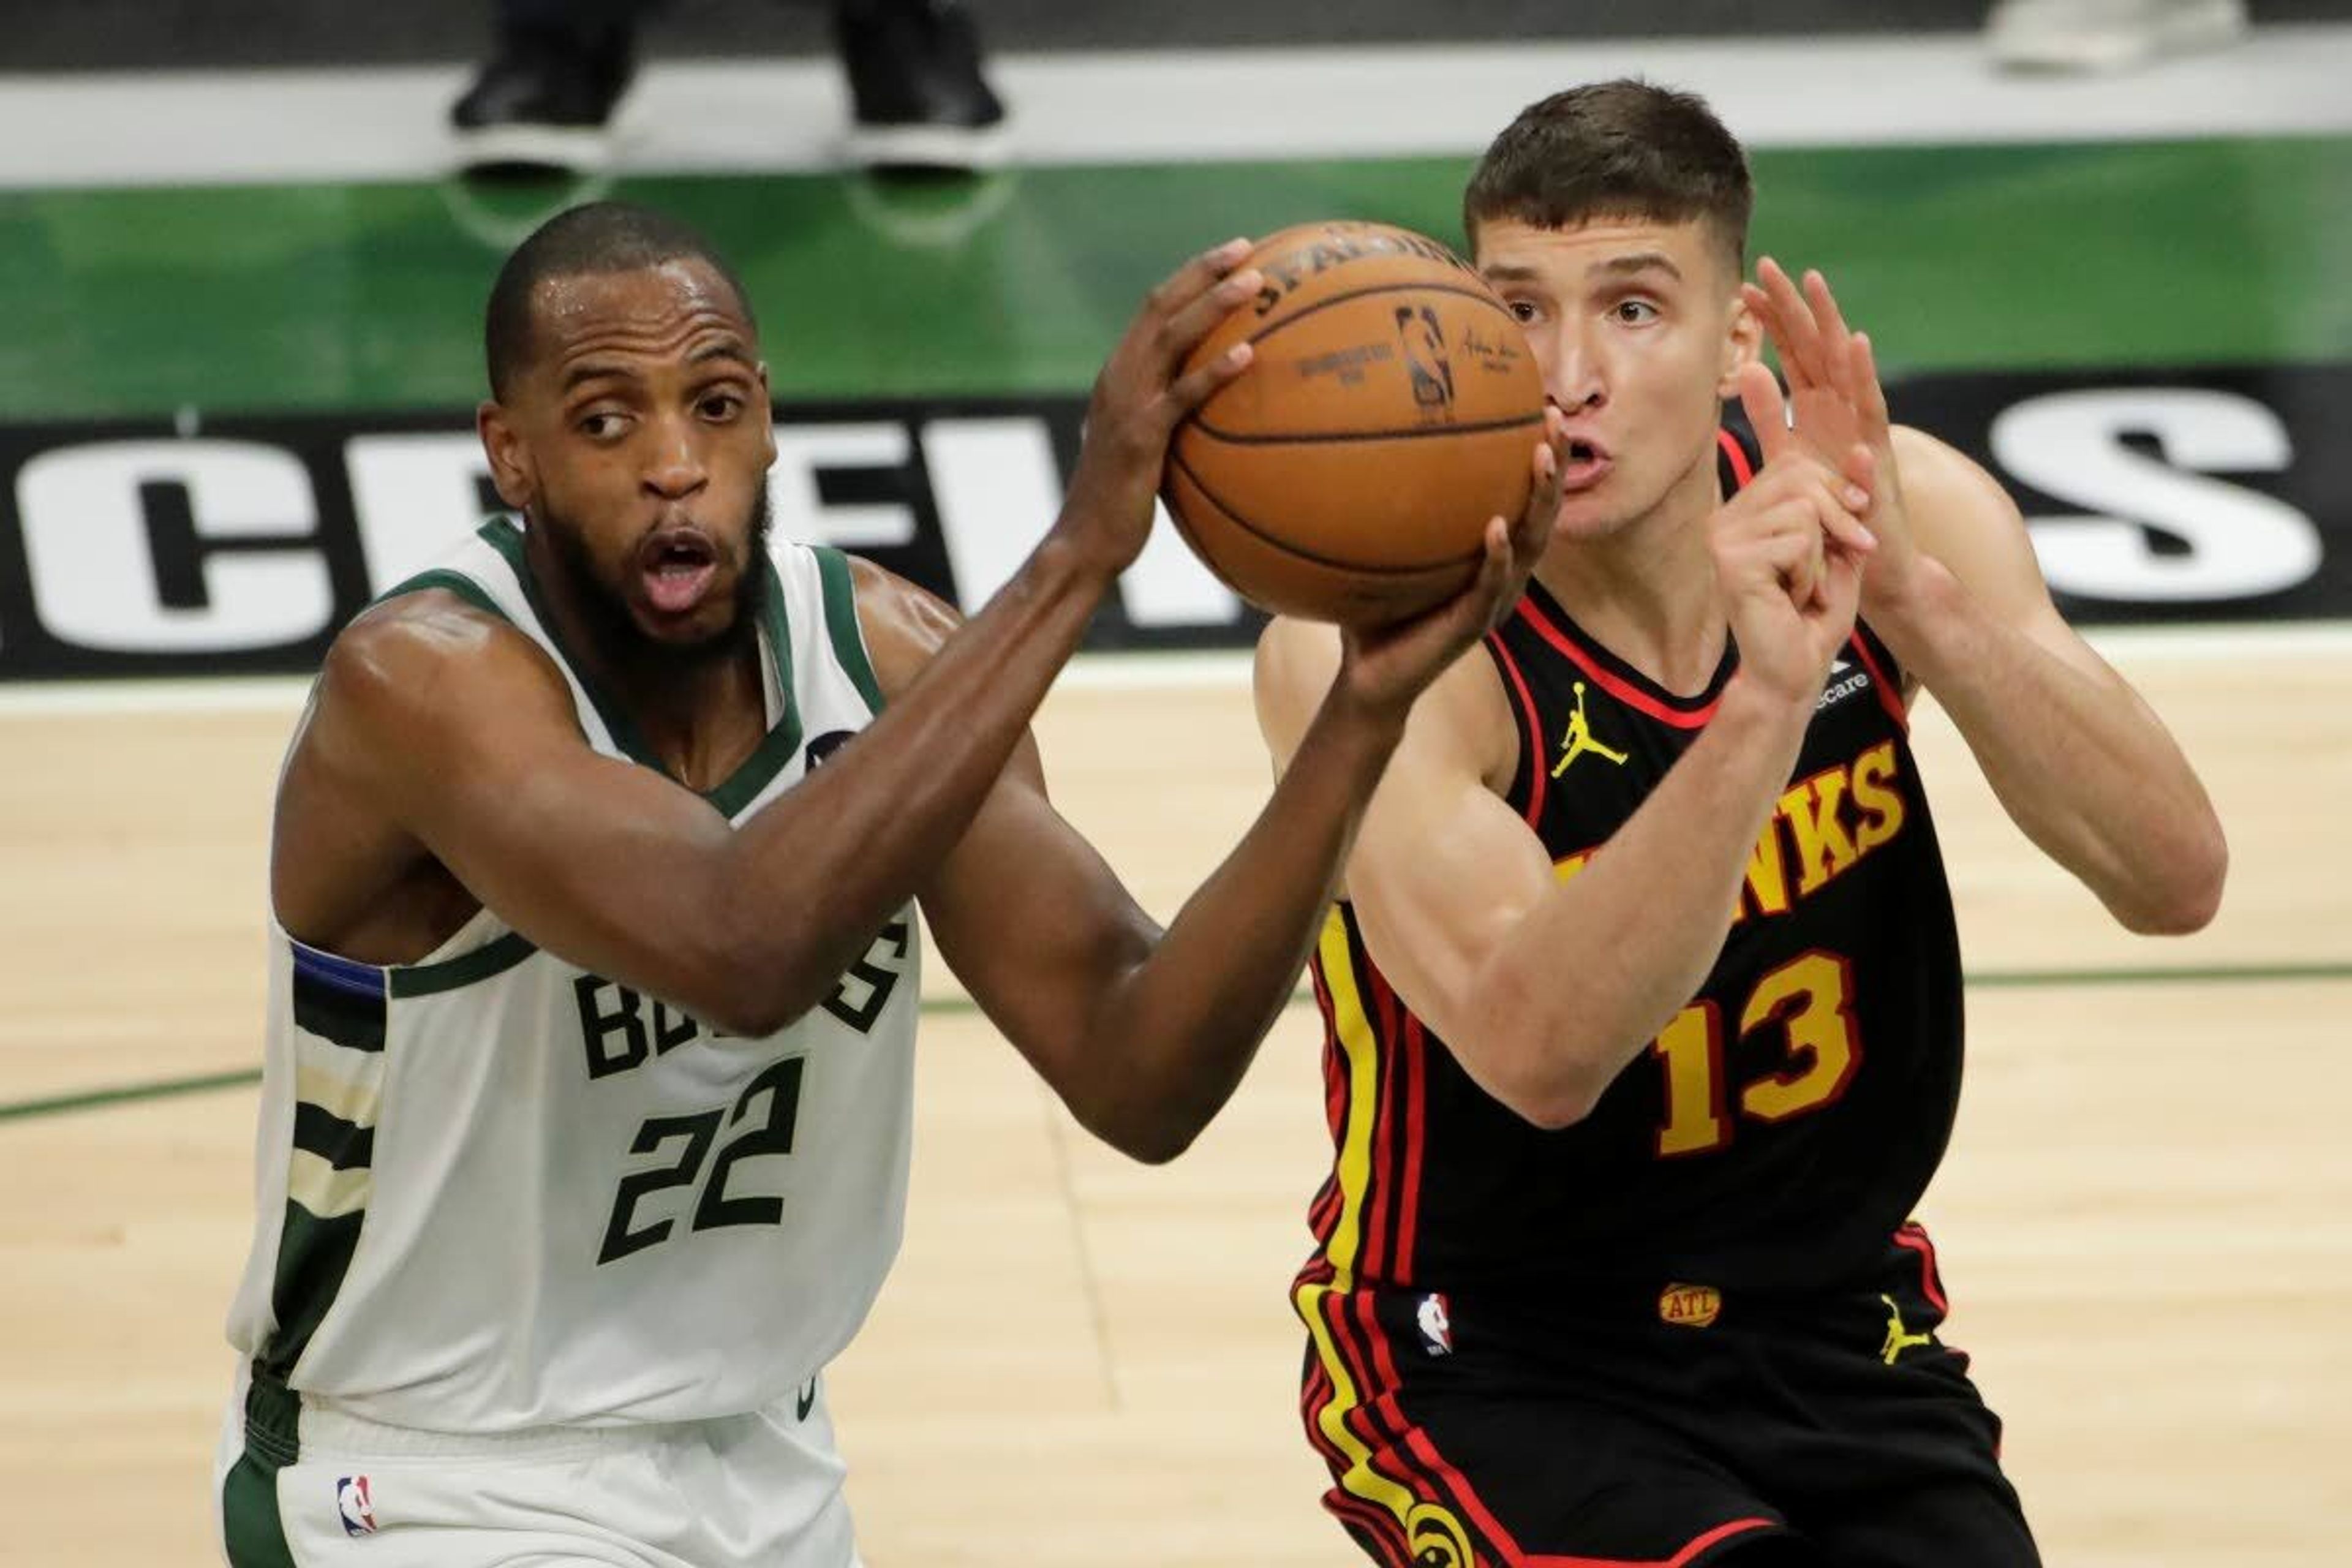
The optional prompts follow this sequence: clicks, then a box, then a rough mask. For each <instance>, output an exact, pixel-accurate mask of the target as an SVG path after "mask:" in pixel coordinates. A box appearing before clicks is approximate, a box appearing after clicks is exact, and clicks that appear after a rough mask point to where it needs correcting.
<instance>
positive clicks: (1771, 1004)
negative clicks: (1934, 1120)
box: [1650, 949, 1862, 1158]
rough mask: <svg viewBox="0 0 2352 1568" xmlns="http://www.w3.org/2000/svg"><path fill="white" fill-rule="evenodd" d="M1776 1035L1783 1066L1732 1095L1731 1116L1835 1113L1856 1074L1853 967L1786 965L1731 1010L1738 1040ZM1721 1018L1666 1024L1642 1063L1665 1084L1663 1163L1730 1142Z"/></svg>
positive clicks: (1858, 1038) (1689, 1016) (1858, 1042)
mask: <svg viewBox="0 0 2352 1568" xmlns="http://www.w3.org/2000/svg"><path fill="white" fill-rule="evenodd" d="M1769 1025H1778V1026H1780V1028H1781V1029H1782V1030H1783V1031H1784V1032H1785V1036H1786V1041H1787V1051H1786V1065H1785V1066H1784V1067H1783V1068H1781V1070H1780V1071H1778V1072H1769V1073H1766V1074H1764V1075H1763V1076H1762V1077H1760V1078H1757V1079H1750V1080H1749V1081H1748V1082H1746V1083H1743V1084H1741V1085H1740V1086H1739V1089H1738V1096H1739V1110H1740V1112H1741V1114H1743V1115H1747V1116H1751V1117H1754V1118H1755V1119H1756V1120H1757V1121H1787V1120H1788V1119H1789V1118H1790V1117H1791V1116H1801V1115H1803V1114H1805V1113H1806V1112H1807V1111H1811V1110H1821V1109H1822V1107H1823V1106H1826V1105H1832V1104H1834V1103H1836V1101H1837V1099H1838V1097H1839V1096H1840V1095H1843V1093H1844V1092H1845V1091H1846V1087H1847V1085H1849V1084H1851V1083H1852V1082H1853V1075H1854V1074H1855V1072H1856V1071H1858V1070H1859V1069H1860V1068H1861V1067H1862V1033H1861V1031H1860V1030H1859V1029H1857V1028H1855V1027H1854V1022H1853V965H1852V964H1851V963H1848V962H1847V961H1846V960H1844V959H1843V958H1841V957H1839V956H1838V955H1836V954H1835V953H1831V952H1822V951H1820V950H1819V949H1816V950H1814V951H1813V952H1808V953H1804V954H1802V955H1801V956H1799V957H1797V958H1794V959H1791V960H1790V962H1788V963H1784V964H1782V965H1781V966H1780V968H1778V969H1775V970H1773V971H1772V972H1771V973H1769V974H1767V975H1765V976H1764V978H1763V979H1761V980H1759V981H1758V982H1757V983H1756V989H1755V990H1754V991H1752V992H1750V993H1749V994H1748V1005H1746V1006H1745V1007H1743V1008H1742V1009H1741V1010H1740V1015H1739V1033H1738V1036H1737V1037H1736V1038H1738V1039H1743V1040H1744V1039H1746V1038H1747V1037H1748V1036H1749V1035H1751V1034H1753V1033H1755V1032H1756V1031H1757V1030H1758V1029H1760V1028H1763V1027H1765V1026H1769ZM1724 1047H1725V1041H1724V1032H1723V1010H1722V1008H1720V1007H1719V1006H1717V1005H1716V1004H1715V1003H1713V1002H1711V1001H1708V1002H1700V1003H1697V1004H1696V1005H1692V1006H1689V1007H1685V1008H1684V1009H1683V1010H1682V1011H1681V1012H1679V1013H1677V1014H1675V1017H1674V1021H1673V1022H1672V1023H1670V1024H1668V1025H1667V1026H1665V1027H1664V1029H1662V1030H1660V1031H1659V1033H1658V1037H1657V1038H1656V1039H1655V1040H1654V1041H1653V1042H1652V1043H1651V1046H1650V1053H1651V1054H1652V1055H1653V1056H1654V1057H1656V1058H1657V1059H1658V1062H1659V1065H1660V1067H1661V1068H1663V1069H1664V1074H1665V1093H1666V1115H1665V1121H1664V1125H1662V1126H1661V1127H1659V1129H1658V1133H1657V1152H1658V1154H1659V1155H1660V1157H1662V1158H1670V1157H1674V1156H1677V1155H1683V1154H1704V1153H1706V1152H1710V1151H1713V1150H1717V1149H1720V1148H1722V1147H1724V1146H1725V1145H1726V1144H1727V1143H1729V1142H1731V1132H1732V1121H1731V1110H1730V1094H1731V1088H1730V1085H1729V1084H1728V1082H1727V1075H1726V1073H1725V1070H1724Z"/></svg>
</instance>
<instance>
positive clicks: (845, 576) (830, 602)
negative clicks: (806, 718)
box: [809, 544, 882, 718]
mask: <svg viewBox="0 0 2352 1568" xmlns="http://www.w3.org/2000/svg"><path fill="white" fill-rule="evenodd" d="M809 553H811V554H812V555H814V556H815V557H816V570H817V575H818V577H819V578H821V579H822V580H823V581H824V629H825V632H826V634H827V635H828V636H830V637H832V638H833V657H834V658H835V661H836V662H838V663H839V664H840V666H841V668H842V670H843V672H844V673H845V674H846V675H847V676H848V677H849V679H850V683H851V684H852V685H854V686H856V688H857V694H858V695H859V696H860V697H863V698H865V699H866V707H867V708H868V709H870V710H872V711H873V712H874V714H875V716H876V717H877V718H879V717H880V716H881V712H882V682H881V681H880V680H878V679H876V678H875V674H874V662H873V660H872V659H870V658H867V657H866V633H865V631H864V629H863V628H862V627H861V626H859V625H858V623H857V584H856V583H855V582H854V581H852V580H851V578H850V575H849V557H848V556H846V555H844V554H843V553H842V552H840V551H838V550H835V549H834V548H833V547H832V546H831V545H826V544H819V545H814V546H812V547H811V548H810V551H809Z"/></svg>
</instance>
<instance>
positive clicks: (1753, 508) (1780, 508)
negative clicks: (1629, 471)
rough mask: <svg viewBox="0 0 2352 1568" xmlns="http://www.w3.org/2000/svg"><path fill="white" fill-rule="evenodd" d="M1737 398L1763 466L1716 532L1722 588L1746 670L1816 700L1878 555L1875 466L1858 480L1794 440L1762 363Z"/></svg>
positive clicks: (1719, 519)
mask: <svg viewBox="0 0 2352 1568" xmlns="http://www.w3.org/2000/svg"><path fill="white" fill-rule="evenodd" d="M1739 400H1740V403H1741V405H1742V406H1744V407H1745V408H1746V409H1747V411H1748V420H1749V422H1750V423H1751V424H1752V425H1753V426H1755V428H1756V431H1757V436H1758V439H1759V443H1760V444H1761V445H1762V447H1763V448H1764V466H1763V468H1761V469H1759V471H1758V472H1757V475H1756V478H1755V479H1753V480H1751V481H1750V482H1749V483H1748V486H1747V487H1746V488H1745V489H1742V490H1740V491H1739V493H1738V494H1737V495H1735V496H1733V497H1732V498H1731V499H1730V500H1727V501H1726V502H1725V503H1724V504H1723V505H1722V506H1721V507H1720V508H1718V509H1717V511H1716V513H1715V516H1714V518H1713V519H1712V520H1711V521H1710V522H1709V524H1708V540H1707V542H1708V546H1709V548H1710V550H1711V551H1712V552H1713V553H1714V556H1715V569H1716V581H1717V590H1718V592H1720V593H1721V594H1722V595H1723V601H1724V608H1725V612H1726V614H1727V616H1728V617H1729V619H1730V622H1731V630H1732V636H1733V637H1736V638H1737V639H1738V644H1739V661H1740V668H1742V670H1744V671H1746V672H1748V674H1749V675H1750V676H1751V677H1752V678H1753V679H1756V680H1758V681H1760V682H1762V683H1763V684H1764V686H1765V687H1766V689H1768V690H1769V691H1771V692H1772V693H1773V694H1775V695H1777V696H1780V697H1782V698H1784V699H1786V700H1790V701H1792V702H1804V701H1811V700H1812V698H1813V697H1814V696H1815V695H1817V694H1818V693H1819V692H1820V690H1821V688H1822V680H1823V679H1826V677H1827V676H1828V673H1829V665H1830V660H1831V659H1832V658H1833V657H1834V656H1835V655H1836V652H1837V650H1838V648H1839V647H1841V646H1842V645H1843V643H1844V642H1845V640H1846V638H1847V637H1849V636H1851V635H1852V634H1853V617H1854V612H1855V609H1856V608H1857V606H1858V605H1859V604H1860V602H1861V590H1862V576H1863V571H1862V568H1863V563H1864V560H1865V559H1867V558H1868V557H1869V556H1870V555H1871V554H1872V552H1874V550H1875V549H1876V547H1877V540H1876V539H1875V537H1874V535H1873V534H1872V532H1871V531H1870V529H1869V528H1867V527H1866V526H1864V524H1863V522H1862V521H1860V517H1861V514H1863V513H1864V512H1866V511H1867V510H1869V508H1870V504H1871V495H1870V490H1869V489H1868V482H1869V480H1870V479H1871V477H1872V476H1871V464H1870V458H1869V456H1868V454H1867V453H1864V456H1863V458H1862V459H1861V462H1860V470H1861V471H1860V474H1859V476H1858V477H1857V476H1856V475H1854V474H1851V473H1846V472H1841V471H1840V470H1838V469H1836V468H1832V467H1830V466H1829V465H1828V464H1826V463H1824V462H1822V460H1821V459H1820V458H1819V457H1817V456H1816V455H1815V454H1814V453H1813V452H1812V451H1811V449H1810V448H1809V447H1807V446H1805V445H1804V444H1802V443H1800V442H1798V441H1796V440H1794V439H1793V438H1792V437H1790V433H1789V430H1788V424H1787V406H1786V405H1785V404H1783V403H1782V401H1781V398H1780V384H1779V383H1778V382H1777V381H1775V380H1774V379H1773V376H1772V373H1771V372H1770V371H1769V370H1767V369H1765V368H1764V367H1763V366H1762V365H1758V364H1751V365H1749V366H1748V367H1747V368H1746V369H1745V370H1743V371H1742V372H1741V373H1740V376H1739Z"/></svg>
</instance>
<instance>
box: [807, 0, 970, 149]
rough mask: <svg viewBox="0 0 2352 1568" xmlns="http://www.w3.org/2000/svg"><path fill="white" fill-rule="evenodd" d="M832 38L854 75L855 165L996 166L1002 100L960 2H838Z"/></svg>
mask: <svg viewBox="0 0 2352 1568" xmlns="http://www.w3.org/2000/svg"><path fill="white" fill-rule="evenodd" d="M835 40H836V42H837V43H838V44H839V45H840V48H841V63H842V67H843V68H844V69H845V71H846V72H847V73H848V76H849V95H850V101H851V122H850V131H849V140H848V143H847V152H848V154H849V160H850V162H851V163H856V164H858V165H860V166H862V167H865V168H869V169H879V170H892V169H908V170H961V171H972V170H980V169H992V168H994V167H996V166H997V165H998V164H999V163H1003V160H1004V154H1005V150H1006V139H1005V134H1004V105H1003V102H1002V101H1001V100H999V99H998V98H997V96H996V93H995V92H994V90H993V89H991V88H990V87H989V85H988V81H987V79H986V78H984V77H983V76H982V74H981V56H980V31H979V29H978V28H977V27H976V26H974V25H973V23H972V19H971V13H970V12H968V11H966V10H965V9H964V8H963V6H962V5H961V4H959V3H958V0H841V3H840V4H839V5H838V6H837V7H836V9H835Z"/></svg>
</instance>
